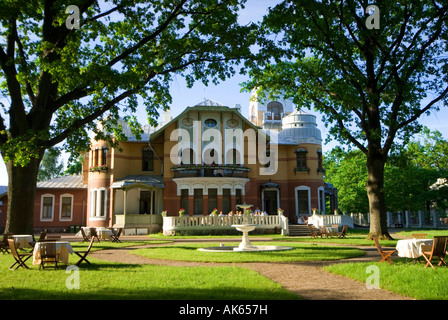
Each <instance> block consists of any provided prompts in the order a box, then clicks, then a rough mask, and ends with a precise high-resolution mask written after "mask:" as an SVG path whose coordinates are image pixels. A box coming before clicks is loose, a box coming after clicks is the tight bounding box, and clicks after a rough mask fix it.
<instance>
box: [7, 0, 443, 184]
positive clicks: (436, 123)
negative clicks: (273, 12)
mask: <svg viewBox="0 0 448 320" xmlns="http://www.w3.org/2000/svg"><path fill="white" fill-rule="evenodd" d="M278 2H279V0H248V1H247V5H246V10H244V11H243V12H242V14H241V16H240V19H241V22H242V23H245V22H248V21H256V20H257V19H259V18H260V17H262V16H263V14H264V13H265V12H266V9H267V8H268V7H269V6H274V5H275V4H276V3H278ZM246 80H247V77H246V76H241V75H236V76H234V77H232V78H230V79H228V80H227V81H225V82H222V83H221V84H219V85H217V86H213V85H210V86H208V87H205V86H204V85H203V84H202V83H199V82H198V83H196V84H195V85H194V86H193V88H191V89H188V88H187V87H186V86H185V82H184V80H183V78H182V77H180V76H177V77H175V78H174V81H173V83H172V85H171V94H172V98H173V102H172V104H171V107H170V108H171V109H170V110H171V115H172V116H173V117H175V116H177V115H178V114H179V113H180V112H181V111H182V110H183V109H185V108H186V107H188V106H194V105H196V104H197V103H198V102H201V101H202V100H204V98H206V99H211V100H214V101H217V102H219V103H221V104H223V105H226V106H229V107H234V106H235V104H240V105H241V107H242V109H241V111H242V114H243V115H244V116H245V117H248V115H249V113H248V107H249V99H250V93H248V92H240V91H241V86H240V83H242V82H243V81H246ZM305 111H306V112H310V113H313V114H315V115H316V116H317V120H318V126H319V129H320V130H321V132H322V138H323V139H324V140H325V138H326V137H327V135H328V129H327V128H325V126H324V123H322V121H321V118H322V117H321V115H320V114H318V113H316V112H314V111H313V110H305ZM137 116H138V117H139V118H140V119H142V120H144V119H145V118H146V115H145V110H144V108H143V107H142V108H141V109H140V110H139V111H138V114H137ZM419 122H420V123H422V124H424V125H426V126H427V127H428V128H430V129H431V130H438V131H440V132H441V133H442V135H443V137H444V138H445V139H448V110H447V109H446V108H444V109H441V111H439V112H437V113H432V114H431V115H430V116H426V115H425V116H422V117H421V118H420V121H419ZM335 145H336V144H335V143H334V142H333V143H331V144H329V145H324V146H323V151H324V152H325V151H327V150H330V149H332V148H333V147H334V146H335ZM7 184H8V178H7V173H6V166H5V164H4V162H3V158H1V156H0V185H7Z"/></svg>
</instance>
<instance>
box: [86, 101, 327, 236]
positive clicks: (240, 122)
mask: <svg viewBox="0 0 448 320" xmlns="http://www.w3.org/2000/svg"><path fill="white" fill-rule="evenodd" d="M259 106H260V105H259ZM266 106H267V108H265V109H263V106H261V108H260V107H259V108H258V110H257V113H252V112H251V115H253V116H250V117H249V119H246V118H245V117H244V116H242V114H241V113H240V110H239V108H230V107H227V106H223V105H221V104H219V103H216V102H214V101H211V100H204V101H203V102H201V103H199V104H197V105H195V106H193V107H187V108H186V109H185V110H184V111H183V112H182V113H180V114H179V115H178V116H177V117H175V118H174V119H171V120H170V121H167V123H165V124H164V125H163V126H162V127H161V128H159V129H158V130H155V131H154V132H151V131H150V130H149V129H150V128H146V129H145V133H144V134H143V135H142V137H141V139H139V140H137V139H135V137H133V136H132V134H130V131H128V128H127V126H126V123H124V122H123V123H122V125H123V128H124V131H125V133H127V138H128V140H127V141H119V149H120V150H121V151H120V150H119V149H118V148H110V147H109V145H108V144H107V143H106V142H105V141H92V147H91V151H90V152H89V154H88V156H87V157H85V163H84V172H83V176H84V183H85V184H87V185H88V201H87V202H88V208H87V218H86V220H87V221H86V223H87V225H89V226H96V227H101V226H103V227H109V226H121V227H125V228H134V227H135V228H138V227H140V228H142V227H145V226H146V227H148V228H151V227H150V226H155V225H156V224H157V223H160V221H155V219H156V216H157V217H160V215H154V214H160V213H161V212H162V211H166V214H167V216H178V215H179V210H180V209H181V208H182V209H184V210H185V214H186V215H190V216H193V215H195V216H197V215H209V214H210V213H211V212H212V211H213V210H214V209H217V212H222V213H224V214H227V213H229V212H230V211H233V212H235V211H236V210H239V209H238V207H237V205H238V204H243V203H247V204H252V205H253V207H252V209H253V210H255V209H256V208H259V209H260V210H262V211H265V212H267V213H268V214H269V215H276V214H277V211H278V209H279V208H281V209H282V210H283V213H284V215H285V216H286V217H287V218H288V219H289V221H292V222H294V221H297V218H298V216H299V215H311V214H312V208H315V209H317V210H318V211H319V212H322V213H325V211H326V210H333V209H334V208H333V207H332V208H326V205H325V200H326V199H325V198H326V185H325V183H324V180H323V172H324V168H323V167H322V139H321V134H320V130H319V129H318V128H317V124H316V117H315V116H314V115H311V114H308V113H305V112H303V111H294V110H293V107H292V104H287V103H282V102H278V101H276V102H271V103H268V104H266ZM273 106H274V107H273ZM266 110H269V111H270V112H271V113H270V114H271V115H274V118H273V119H272V117H271V118H269V117H268V116H266V114H267V111H266ZM278 115H282V118H281V121H280V122H279V120H278V119H277V116H278ZM273 122H275V125H276V130H263V128H264V129H272V128H274V127H273V126H272V124H273ZM268 124H269V125H270V127H267V125H268ZM327 188H328V186H327ZM327 193H328V192H327ZM331 203H334V202H331ZM333 206H334V205H333ZM159 219H160V218H159Z"/></svg>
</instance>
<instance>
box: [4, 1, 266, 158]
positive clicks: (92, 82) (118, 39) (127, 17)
mask: <svg viewBox="0 0 448 320" xmlns="http://www.w3.org/2000/svg"><path fill="white" fill-rule="evenodd" d="M244 2H245V0H176V1H171V0H161V1H150V2H148V1H143V0H138V1H135V0H132V1H131V0H120V1H112V0H106V1H103V2H101V4H98V3H97V2H94V1H86V0H78V1H72V2H70V4H71V5H76V6H78V8H79V9H80V13H81V16H80V29H78V30H77V29H71V30H70V29H68V28H67V27H66V24H65V22H66V20H67V19H68V18H69V14H68V13H65V9H66V7H67V2H66V1H62V0H57V1H50V0H45V1H34V0H33V1H23V0H19V1H2V10H1V13H0V26H1V27H0V67H1V68H0V91H1V94H2V95H3V96H4V97H8V100H9V105H8V106H6V105H4V104H2V106H3V108H2V110H1V111H0V150H1V152H2V155H3V157H4V159H5V161H6V162H7V161H13V162H14V164H15V165H21V166H25V165H26V164H27V163H28V162H29V159H30V157H34V158H39V156H42V154H43V150H45V149H47V148H49V147H51V146H54V145H56V144H58V143H61V142H64V148H65V149H66V150H67V151H68V152H69V153H71V154H75V153H76V152H80V151H84V150H87V149H88V147H89V135H88V134H87V132H89V131H92V132H94V137H96V138H98V139H108V138H109V135H105V134H104V132H102V131H101V130H99V128H98V127H97V125H96V121H97V120H98V121H100V122H102V126H101V128H102V129H104V130H105V131H106V132H108V133H113V135H114V136H118V137H120V138H123V136H122V134H121V132H120V130H119V128H117V126H116V121H115V120H116V119H118V118H119V117H121V118H124V120H125V121H126V122H127V123H128V124H129V125H130V128H131V130H132V132H133V134H135V135H137V136H138V134H140V133H141V132H142V129H141V125H140V124H138V123H137V121H136V119H135V117H134V116H133V114H134V113H135V111H136V109H137V106H138V105H139V103H141V102H142V103H143V104H144V106H145V109H146V111H147V115H148V122H149V123H150V124H153V125H155V124H156V119H157V116H158V114H159V111H160V110H162V109H166V108H168V106H169V103H170V102H171V97H170V93H169V85H170V82H171V80H172V78H173V76H174V75H181V76H184V77H185V78H186V79H187V83H188V84H189V85H190V86H191V85H193V83H194V82H195V81H202V82H204V83H205V84H207V83H208V82H209V81H213V82H214V83H216V82H218V81H220V80H223V79H225V78H227V77H230V76H232V75H233V74H235V73H236V66H237V65H239V63H240V62H241V61H242V59H243V58H249V57H251V56H252V54H251V45H253V44H254V43H255V41H256V35H257V32H258V31H257V28H256V26H255V25H254V24H249V25H246V26H240V25H238V22H237V17H238V14H237V13H238V10H239V9H240V8H241V7H242V6H243V4H244ZM6 115H7V116H6Z"/></svg>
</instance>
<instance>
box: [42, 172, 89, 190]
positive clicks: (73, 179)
mask: <svg viewBox="0 0 448 320" xmlns="http://www.w3.org/2000/svg"><path fill="white" fill-rule="evenodd" d="M37 188H38V189H44V188H47V189H86V188H87V184H84V183H83V182H82V176H81V175H73V176H64V177H58V178H54V179H51V180H46V181H39V182H38V183H37Z"/></svg>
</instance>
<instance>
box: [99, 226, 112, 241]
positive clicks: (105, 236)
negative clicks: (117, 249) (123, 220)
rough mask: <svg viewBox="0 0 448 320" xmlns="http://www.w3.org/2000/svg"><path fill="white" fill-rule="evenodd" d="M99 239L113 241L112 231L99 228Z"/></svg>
mask: <svg viewBox="0 0 448 320" xmlns="http://www.w3.org/2000/svg"><path fill="white" fill-rule="evenodd" d="M96 232H97V233H98V238H100V239H101V240H112V237H111V236H112V230H110V229H105V228H97V229H96Z"/></svg>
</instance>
